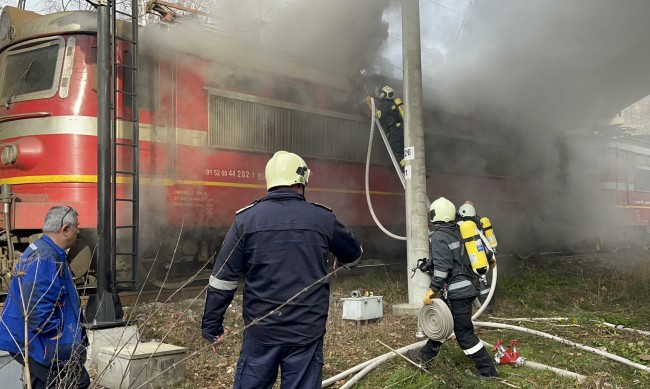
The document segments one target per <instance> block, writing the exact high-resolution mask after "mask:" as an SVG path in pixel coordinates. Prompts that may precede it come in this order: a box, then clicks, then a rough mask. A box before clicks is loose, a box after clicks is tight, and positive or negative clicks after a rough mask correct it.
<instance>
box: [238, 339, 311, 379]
mask: <svg viewBox="0 0 650 389" xmlns="http://www.w3.org/2000/svg"><path fill="white" fill-rule="evenodd" d="M278 368H279V369H280V371H281V373H282V375H281V377H282V384H281V389H318V388H320V387H321V383H322V381H323V337H322V336H321V337H320V338H319V339H318V340H316V341H314V342H313V343H311V344H308V345H304V346H289V345H284V346H267V345H263V344H260V343H257V342H256V341H254V340H253V339H251V337H250V336H248V335H247V334H246V333H244V339H243V341H242V350H241V353H240V354H239V360H238V361H237V373H236V375H235V384H234V385H233V388H234V389H253V388H255V389H266V388H268V389H271V388H273V384H274V383H275V381H276V379H277V377H278Z"/></svg>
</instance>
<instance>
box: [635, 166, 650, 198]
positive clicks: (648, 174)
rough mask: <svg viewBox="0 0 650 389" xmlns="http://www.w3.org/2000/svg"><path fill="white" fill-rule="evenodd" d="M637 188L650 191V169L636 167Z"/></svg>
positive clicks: (640, 190) (638, 190)
mask: <svg viewBox="0 0 650 389" xmlns="http://www.w3.org/2000/svg"><path fill="white" fill-rule="evenodd" d="M636 190H637V192H650V169H648V168H641V167H637V168H636Z"/></svg>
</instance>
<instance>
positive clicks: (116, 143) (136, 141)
mask: <svg viewBox="0 0 650 389" xmlns="http://www.w3.org/2000/svg"><path fill="white" fill-rule="evenodd" d="M115 3H116V2H115V1H109V8H110V20H111V47H112V55H111V88H112V90H113V96H112V115H111V116H112V136H111V142H112V148H111V163H112V166H111V192H112V193H111V199H112V212H111V218H112V223H111V225H112V228H113V231H112V235H111V237H112V239H111V253H112V254H111V256H112V258H111V266H112V269H111V271H112V282H113V284H114V285H115V286H116V287H117V289H118V290H136V289H137V287H138V285H137V281H138V258H139V255H138V252H139V251H138V248H139V232H140V227H139V222H140V211H139V210H140V202H139V196H140V175H139V171H140V136H139V134H140V132H139V125H138V122H139V113H138V90H137V89H138V65H139V63H138V62H139V61H138V1H137V0H132V1H131V2H130V3H131V11H130V12H125V11H122V10H119V9H118V7H120V5H121V4H124V3H121V4H115ZM127 4H128V3H127ZM120 21H121V22H128V23H130V36H129V34H122V36H121V37H120V38H119V41H121V42H122V43H123V44H124V45H125V47H126V49H125V50H123V52H122V53H120V52H119V46H118V23H119V22H120ZM120 74H121V75H122V78H121V79H122V83H121V85H120V83H119V82H118V81H119V79H120V77H119V75H120ZM120 101H122V105H121V109H119V110H118V109H117V107H118V106H119V105H118V102H120ZM129 102H130V104H129ZM129 130H131V131H129ZM129 132H130V134H129ZM129 135H130V138H131V139H130V140H129ZM118 183H123V184H129V183H130V184H131V191H130V193H129V191H128V189H125V190H123V191H122V193H118V192H117V184H118ZM123 187H124V188H128V185H124V186H123ZM118 196H119V197H118ZM118 212H119V214H120V216H121V217H120V218H119V220H123V221H124V222H122V223H121V224H118V221H119V220H118V217H117V215H118ZM123 215H128V216H123ZM129 216H130V217H129ZM118 238H119V239H118ZM118 241H119V246H118V244H117V243H118ZM118 260H119V261H120V263H123V262H124V260H126V261H127V263H128V264H129V265H127V268H128V267H130V270H131V271H130V277H129V279H126V280H119V281H118V279H117V263H118Z"/></svg>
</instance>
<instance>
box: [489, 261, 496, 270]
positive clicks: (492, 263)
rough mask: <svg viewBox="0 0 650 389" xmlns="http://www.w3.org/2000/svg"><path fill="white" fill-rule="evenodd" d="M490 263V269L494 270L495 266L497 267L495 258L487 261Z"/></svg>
mask: <svg viewBox="0 0 650 389" xmlns="http://www.w3.org/2000/svg"><path fill="white" fill-rule="evenodd" d="M489 264H490V270H494V268H495V267H497V260H496V259H493V260H491V261H490V262H489Z"/></svg>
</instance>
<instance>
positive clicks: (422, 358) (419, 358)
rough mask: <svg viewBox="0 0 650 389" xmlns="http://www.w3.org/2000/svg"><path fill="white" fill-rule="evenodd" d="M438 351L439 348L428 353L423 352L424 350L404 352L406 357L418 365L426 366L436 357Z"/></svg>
mask: <svg viewBox="0 0 650 389" xmlns="http://www.w3.org/2000/svg"><path fill="white" fill-rule="evenodd" d="M438 351H440V348H434V349H432V350H430V351H429V350H424V348H422V349H419V350H409V351H407V352H406V357H407V358H408V359H410V360H412V361H413V362H415V363H417V364H418V365H422V366H427V365H428V364H429V363H431V361H433V358H435V357H436V356H437V355H438Z"/></svg>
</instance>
